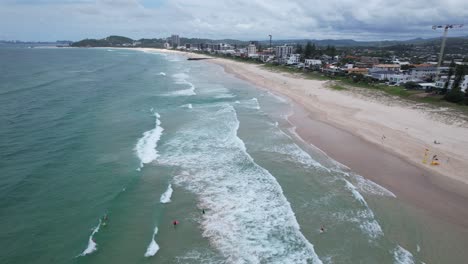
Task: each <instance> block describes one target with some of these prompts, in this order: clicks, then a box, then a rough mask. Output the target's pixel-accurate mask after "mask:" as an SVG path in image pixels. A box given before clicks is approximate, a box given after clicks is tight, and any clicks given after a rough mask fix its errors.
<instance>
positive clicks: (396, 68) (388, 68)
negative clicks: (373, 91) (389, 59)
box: [369, 64, 401, 73]
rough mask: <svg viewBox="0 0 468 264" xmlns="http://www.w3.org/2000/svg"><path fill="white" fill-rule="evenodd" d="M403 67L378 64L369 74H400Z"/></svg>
mask: <svg viewBox="0 0 468 264" xmlns="http://www.w3.org/2000/svg"><path fill="white" fill-rule="evenodd" d="M400 68H401V66H400V65H399V64H376V65H374V66H372V68H370V69H369V72H370V73H372V72H382V71H387V72H388V71H391V72H399V71H400Z"/></svg>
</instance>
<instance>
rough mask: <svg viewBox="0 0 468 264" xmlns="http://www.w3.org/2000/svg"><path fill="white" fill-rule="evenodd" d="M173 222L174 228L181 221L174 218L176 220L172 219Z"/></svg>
mask: <svg viewBox="0 0 468 264" xmlns="http://www.w3.org/2000/svg"><path fill="white" fill-rule="evenodd" d="M172 224H173V225H174V228H176V226H177V225H178V224H179V221H177V220H174V221H172Z"/></svg>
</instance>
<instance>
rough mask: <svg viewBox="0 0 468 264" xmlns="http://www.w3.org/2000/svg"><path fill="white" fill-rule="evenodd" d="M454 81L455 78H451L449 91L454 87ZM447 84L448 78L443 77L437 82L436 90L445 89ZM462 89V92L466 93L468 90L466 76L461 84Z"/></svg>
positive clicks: (467, 76) (467, 77)
mask: <svg viewBox="0 0 468 264" xmlns="http://www.w3.org/2000/svg"><path fill="white" fill-rule="evenodd" d="M453 81H454V76H452V78H450V81H449V84H448V87H447V89H448V90H451V89H452V86H453ZM446 82H447V76H446V75H444V76H441V77H440V79H439V80H438V81H436V82H435V88H437V89H443V88H444V87H445V83H446ZM460 89H461V91H462V92H465V91H466V90H467V89H468V75H465V77H464V78H463V80H462V82H461V83H460Z"/></svg>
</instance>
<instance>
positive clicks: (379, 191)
mask: <svg viewBox="0 0 468 264" xmlns="http://www.w3.org/2000/svg"><path fill="white" fill-rule="evenodd" d="M353 176H354V179H356V182H357V187H358V188H359V189H360V190H361V191H364V192H365V193H369V194H373V195H380V196H388V197H393V198H396V195H395V194H394V193H392V192H391V191H389V190H388V189H386V188H384V187H382V186H380V185H378V184H377V183H375V182H373V181H371V180H369V179H366V178H364V177H362V176H361V175H355V174H353Z"/></svg>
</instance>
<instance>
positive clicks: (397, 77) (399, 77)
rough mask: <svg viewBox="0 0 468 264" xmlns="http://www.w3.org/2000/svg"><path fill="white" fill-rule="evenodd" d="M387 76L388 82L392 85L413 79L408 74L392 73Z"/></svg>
mask: <svg viewBox="0 0 468 264" xmlns="http://www.w3.org/2000/svg"><path fill="white" fill-rule="evenodd" d="M387 77H388V82H389V83H390V84H394V85H402V84H405V83H407V82H411V81H412V80H413V79H412V77H411V75H409V74H393V75H390V76H387Z"/></svg>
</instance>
